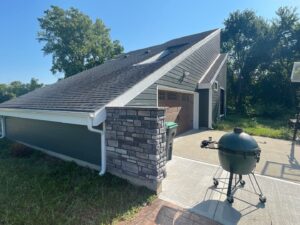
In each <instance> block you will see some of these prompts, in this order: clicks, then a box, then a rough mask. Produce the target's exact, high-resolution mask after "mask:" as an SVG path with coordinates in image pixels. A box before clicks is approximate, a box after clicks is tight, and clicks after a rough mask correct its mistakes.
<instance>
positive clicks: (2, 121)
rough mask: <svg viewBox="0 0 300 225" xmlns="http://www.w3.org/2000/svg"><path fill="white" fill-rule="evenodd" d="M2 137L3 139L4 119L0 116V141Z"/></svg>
mask: <svg viewBox="0 0 300 225" xmlns="http://www.w3.org/2000/svg"><path fill="white" fill-rule="evenodd" d="M4 137H5V119H4V117H3V116H2V117H1V136H0V139H2V138H4Z"/></svg>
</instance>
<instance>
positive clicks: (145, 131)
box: [106, 107, 167, 192]
mask: <svg viewBox="0 0 300 225" xmlns="http://www.w3.org/2000/svg"><path fill="white" fill-rule="evenodd" d="M106 112H107V118H106V145H107V149H106V150H107V170H108V172H110V173H112V174H114V175H116V176H119V177H122V178H125V179H127V180H128V181H130V182H132V183H134V184H137V185H142V186H146V187H148V188H149V189H152V190H154V191H156V192H160V191H161V182H162V180H163V178H164V177H165V175H166V172H165V170H166V168H165V166H166V158H167V157H166V129H165V126H164V122H165V109H164V108H137V107H109V108H106Z"/></svg>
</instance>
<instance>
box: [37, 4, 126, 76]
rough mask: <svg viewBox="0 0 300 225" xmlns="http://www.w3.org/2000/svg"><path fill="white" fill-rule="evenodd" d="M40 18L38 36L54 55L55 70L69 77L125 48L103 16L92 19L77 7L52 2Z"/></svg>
mask: <svg viewBox="0 0 300 225" xmlns="http://www.w3.org/2000/svg"><path fill="white" fill-rule="evenodd" d="M38 21H39V24H40V28H41V30H40V31H39V32H38V35H37V39H38V41H39V42H44V43H45V45H44V47H43V48H42V50H43V52H44V54H45V55H49V54H51V55H52V68H51V71H52V73H53V74H55V73H57V72H62V73H64V75H65V77H69V76H72V75H74V74H76V73H79V72H81V71H83V70H86V69H89V68H92V67H94V66H96V65H100V64H102V63H103V62H104V61H105V60H107V59H111V58H112V57H113V56H114V55H117V54H120V53H121V52H123V47H122V46H121V45H120V42H119V41H117V40H115V41H112V40H111V38H110V35H109V32H110V29H108V28H107V27H106V26H105V25H104V23H103V22H102V21H101V20H100V19H96V21H95V23H93V21H92V20H91V19H90V18H89V17H88V16H87V15H85V14H83V13H82V12H80V11H79V10H77V9H75V8H70V9H68V10H63V9H61V8H59V7H57V6H51V8H50V9H48V10H46V11H45V12H44V16H43V17H42V18H38Z"/></svg>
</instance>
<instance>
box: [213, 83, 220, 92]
mask: <svg viewBox="0 0 300 225" xmlns="http://www.w3.org/2000/svg"><path fill="white" fill-rule="evenodd" d="M213 88H214V91H218V90H219V83H218V81H215V82H214V84H213Z"/></svg>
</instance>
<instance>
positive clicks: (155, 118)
mask: <svg viewBox="0 0 300 225" xmlns="http://www.w3.org/2000/svg"><path fill="white" fill-rule="evenodd" d="M226 59H227V55H226V54H221V53H220V30H219V29H217V30H211V31H207V32H203V33H199V34H195V35H190V36H186V37H182V38H177V39H174V40H171V41H168V42H166V43H164V44H161V45H156V46H153V47H148V48H145V49H140V50H136V51H132V52H128V53H125V54H121V55H119V56H117V57H115V58H114V59H112V60H108V61H106V62H105V63H104V64H102V65H100V66H97V67H94V68H92V69H89V70H86V71H83V72H81V73H79V74H77V75H75V76H72V77H70V78H67V79H64V80H61V81H58V82H57V83H55V84H53V85H49V86H46V87H43V88H40V89H38V90H35V91H33V92H31V93H28V94H26V95H23V96H21V97H18V98H16V99H13V100H10V101H7V102H4V103H2V104H0V116H1V127H2V128H1V135H2V136H1V137H4V136H6V137H7V138H9V139H12V140H15V141H17V142H20V143H23V144H25V145H28V146H31V147H33V148H35V149H39V150H41V151H44V152H46V153H48V154H51V155H54V156H56V157H59V158H62V159H65V160H71V161H75V162H76V163H78V164H80V165H83V166H89V167H91V168H94V169H98V170H100V174H104V173H105V171H106V169H108V171H109V172H111V173H113V174H116V175H118V176H121V177H124V178H126V179H128V180H130V181H131V182H133V183H136V184H141V185H145V186H147V187H149V188H151V189H154V190H158V189H159V186H160V183H161V180H162V179H163V177H164V175H165V174H164V167H165V163H166V157H165V146H166V144H165V142H166V140H165V139H166V138H165V137H166V129H165V127H164V122H165V121H175V122H177V123H178V124H179V127H178V133H182V132H185V131H188V130H190V129H198V128H199V127H208V128H211V127H212V124H213V123H214V121H216V120H217V119H218V118H220V117H222V116H224V115H225V114H226Z"/></svg>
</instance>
